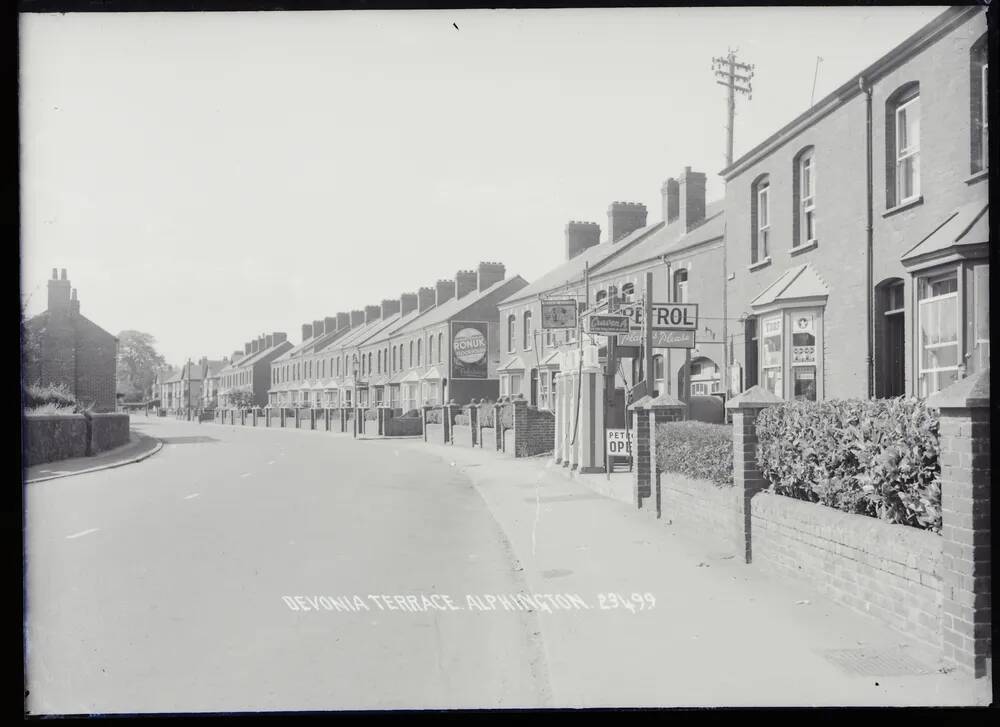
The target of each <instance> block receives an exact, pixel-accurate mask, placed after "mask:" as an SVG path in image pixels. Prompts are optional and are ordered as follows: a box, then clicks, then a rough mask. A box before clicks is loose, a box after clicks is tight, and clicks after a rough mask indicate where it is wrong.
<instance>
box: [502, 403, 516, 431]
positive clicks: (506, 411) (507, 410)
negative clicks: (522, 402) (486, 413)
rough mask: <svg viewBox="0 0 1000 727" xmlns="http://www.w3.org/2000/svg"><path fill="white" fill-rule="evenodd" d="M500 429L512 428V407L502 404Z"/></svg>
mask: <svg viewBox="0 0 1000 727" xmlns="http://www.w3.org/2000/svg"><path fill="white" fill-rule="evenodd" d="M500 427H501V428H502V429H505V430H506V429H513V428H514V405H513V404H510V403H508V404H504V405H503V407H502V408H501V409H500Z"/></svg>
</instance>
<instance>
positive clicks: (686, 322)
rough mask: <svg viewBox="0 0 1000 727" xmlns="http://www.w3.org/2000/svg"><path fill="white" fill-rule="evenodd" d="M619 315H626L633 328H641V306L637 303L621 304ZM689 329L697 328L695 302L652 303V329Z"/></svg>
mask: <svg viewBox="0 0 1000 727" xmlns="http://www.w3.org/2000/svg"><path fill="white" fill-rule="evenodd" d="M618 313H619V314H620V315H623V316H628V317H629V320H630V321H631V322H632V329H633V330H641V329H642V316H643V313H644V311H643V307H642V305H640V304H637V303H629V304H628V305H623V306H622V307H621V309H620V310H619V311H618ZM678 329H683V330H689V331H695V330H697V329H698V304H697V303H653V330H654V331H657V330H660V331H665V330H678Z"/></svg>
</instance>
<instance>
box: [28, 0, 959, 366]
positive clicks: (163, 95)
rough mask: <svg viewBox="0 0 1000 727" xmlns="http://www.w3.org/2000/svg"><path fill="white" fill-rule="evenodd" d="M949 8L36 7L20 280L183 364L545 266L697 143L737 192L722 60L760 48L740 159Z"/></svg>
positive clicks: (652, 200) (34, 304)
mask: <svg viewBox="0 0 1000 727" xmlns="http://www.w3.org/2000/svg"><path fill="white" fill-rule="evenodd" d="M943 9H944V8H943V7H817V6H813V7H802V8H661V9H607V10H596V9H595V10H493V11H491V10H467V11H429V10H428V11H340V12H282V13H264V12H260V13H251V12H246V13H85V14H72V13H70V14H63V15H59V14H24V15H21V20H20V41H21V47H20V140H21V170H22V171H21V225H22V227H21V276H22V277H21V286H22V300H23V301H24V303H25V307H26V310H27V313H28V314H29V315H33V314H36V313H40V312H42V311H43V310H44V309H45V307H46V295H47V293H46V281H47V279H48V278H49V277H50V276H51V269H52V268H66V269H67V274H68V277H69V279H70V280H71V281H72V283H73V286H74V287H75V288H77V290H78V295H79V298H80V302H81V312H82V313H83V315H85V316H87V317H88V318H90V319H91V320H93V321H95V322H96V323H98V324H99V325H101V326H102V327H104V328H105V329H107V330H109V331H111V332H112V333H115V334H117V333H118V332H119V331H121V330H124V329H138V330H141V331H145V332H148V333H150V334H152V335H153V336H154V337H155V338H156V340H157V345H158V348H159V350H160V351H161V353H163V354H164V355H165V356H166V358H167V360H168V361H169V362H171V363H174V364H179V363H181V362H183V361H184V360H186V359H188V358H192V359H197V358H200V357H201V356H208V357H210V358H219V357H221V356H223V355H227V354H229V353H231V352H232V351H234V350H236V349H242V347H243V343H244V342H245V341H247V340H250V339H251V338H253V337H256V336H258V335H260V334H261V333H264V332H271V331H285V332H287V333H288V335H289V337H290V338H291V339H292V340H293V341H295V342H297V341H298V340H300V338H301V325H302V323H304V322H308V321H312V320H315V319H318V318H322V317H325V316H333V315H335V314H336V313H337V312H338V311H349V310H351V309H360V308H364V306H366V305H372V304H378V303H379V302H380V301H381V300H382V299H384V298H398V297H399V295H400V294H401V293H403V292H412V291H416V289H417V288H418V287H420V286H424V285H429V286H433V284H434V282H435V281H436V280H438V279H443V278H453V277H454V275H455V272H456V271H457V270H464V269H475V268H476V266H477V265H478V263H479V261H496V262H502V263H504V264H505V265H506V268H507V271H508V275H514V274H519V275H521V276H522V277H524V278H525V279H527V280H529V281H531V280H533V279H535V278H537V277H539V276H541V275H542V274H543V273H545V272H546V271H548V270H550V269H551V268H553V267H555V266H556V265H558V264H559V263H560V262H562V261H563V260H564V259H565V236H564V228H565V225H566V222H567V221H569V220H589V221H594V222H597V223H598V224H600V226H601V232H602V239H603V237H604V236H605V235H606V233H607V208H608V205H609V204H610V203H611V202H613V201H616V200H620V201H627V202H642V203H644V204H645V205H646V207H647V209H648V211H649V215H648V222H649V223H650V224H652V223H654V222H656V221H659V220H660V219H661V218H662V211H661V201H660V186H661V184H662V183H663V181H664V180H665V179H667V178H668V177H673V176H677V175H678V174H679V173H680V172H681V171H682V170H683V168H684V167H685V166H690V167H691V168H692V169H693V170H695V171H701V172H704V173H705V174H706V175H707V176H708V183H707V185H708V191H707V194H708V198H709V200H710V201H711V200H713V199H718V198H721V197H722V195H723V183H722V180H721V178H720V177H719V176H718V172H719V171H720V170H721V169H722V168H723V166H724V164H725V124H726V113H725V111H726V101H725V94H726V91H725V89H724V88H723V87H722V86H719V85H716V84H715V77H714V75H713V73H712V58H713V57H714V56H724V55H725V54H726V53H727V51H728V50H729V49H730V48H732V49H734V50H736V51H737V55H738V57H739V59H740V60H741V61H743V62H746V63H752V64H754V66H755V71H754V78H753V81H752V85H753V98H752V99H751V100H748V99H746V97H737V114H736V124H735V155H736V157H739V156H740V154H742V153H744V152H746V151H748V150H749V149H751V148H752V147H753V146H754V145H755V144H757V143H759V142H761V141H763V140H764V139H766V138H767V137H768V136H770V135H771V134H772V133H774V132H775V131H777V130H778V129H779V128H780V127H781V126H783V125H784V124H786V123H787V122H789V121H791V120H792V119H793V118H794V117H795V116H797V115H798V114H800V113H802V112H803V111H805V110H806V109H807V108H808V107H809V105H810V96H811V94H812V91H813V82H814V75H815V86H816V88H815V98H816V99H817V100H819V99H820V98H822V97H823V96H824V95H826V94H828V93H830V92H831V91H833V90H834V89H835V88H836V87H837V86H839V85H841V84H842V83H844V82H846V81H848V80H849V79H850V77H851V76H852V75H853V74H855V73H857V72H858V71H860V70H862V69H863V68H864V67H866V66H867V65H869V64H870V63H872V62H873V61H874V60H876V59H877V58H878V57H879V56H881V55H883V54H884V53H886V52H887V51H889V50H890V49H892V48H893V47H894V46H896V45H897V44H898V43H900V42H901V41H902V40H904V39H905V38H906V37H907V36H909V35H910V34H912V33H913V32H915V31H916V30H918V29H919V28H920V27H921V26H923V25H924V24H925V23H927V22H928V21H930V20H931V19H932V18H934V17H935V16H936V15H938V14H939V13H940V12H942V10H943ZM456 26H457V27H456ZM817 57H821V58H822V61H821V62H820V63H819V65H818V72H817V60H816V59H817Z"/></svg>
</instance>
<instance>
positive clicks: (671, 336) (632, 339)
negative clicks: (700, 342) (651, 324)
mask: <svg viewBox="0 0 1000 727" xmlns="http://www.w3.org/2000/svg"><path fill="white" fill-rule="evenodd" d="M694 334H695V332H694V331H673V330H667V331H658V330H656V329H655V328H654V329H653V333H652V336H651V338H652V339H653V348H694V338H695V336H694ZM618 345H619V346H641V345H643V341H642V331H637V330H635V329H634V328H633V329H632V330H630V331H629V332H628V333H627V334H625V335H623V336H618Z"/></svg>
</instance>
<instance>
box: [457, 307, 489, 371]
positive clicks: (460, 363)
mask: <svg viewBox="0 0 1000 727" xmlns="http://www.w3.org/2000/svg"><path fill="white" fill-rule="evenodd" d="M488 354H489V325H488V324H487V323H486V322H485V321H473V322H460V321H452V322H451V371H450V373H451V378H453V379H485V378H487V376H489V356H488Z"/></svg>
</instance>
